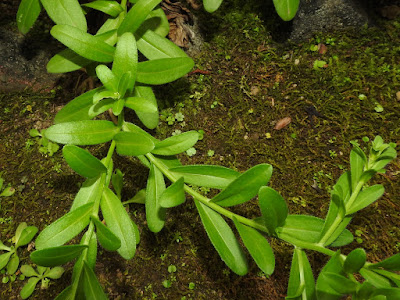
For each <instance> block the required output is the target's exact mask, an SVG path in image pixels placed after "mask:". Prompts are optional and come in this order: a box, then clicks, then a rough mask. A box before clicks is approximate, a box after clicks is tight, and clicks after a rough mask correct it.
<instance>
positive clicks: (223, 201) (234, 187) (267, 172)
mask: <svg viewBox="0 0 400 300" xmlns="http://www.w3.org/2000/svg"><path fill="white" fill-rule="evenodd" d="M271 175H272V166H271V165H269V164H259V165H256V166H254V167H252V168H251V169H249V170H247V171H246V172H244V173H243V174H241V175H240V176H239V177H237V178H236V179H234V180H233V181H232V182H231V183H230V184H229V185H228V186H227V187H226V188H225V189H224V190H223V191H222V192H221V193H219V194H218V195H217V196H215V197H214V198H212V199H211V201H213V202H216V203H218V205H221V206H233V205H238V204H241V203H244V202H246V201H249V200H250V199H252V198H253V197H255V196H256V195H257V193H258V191H259V189H260V187H262V186H263V185H266V184H267V183H268V182H269V180H270V178H271Z"/></svg>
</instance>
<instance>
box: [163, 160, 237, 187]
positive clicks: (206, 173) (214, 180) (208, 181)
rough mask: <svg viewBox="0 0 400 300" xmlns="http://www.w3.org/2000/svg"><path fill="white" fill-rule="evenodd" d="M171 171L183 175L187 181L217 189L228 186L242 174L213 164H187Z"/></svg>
mask: <svg viewBox="0 0 400 300" xmlns="http://www.w3.org/2000/svg"><path fill="white" fill-rule="evenodd" d="M170 171H171V172H173V173H176V174H178V175H180V176H183V178H184V181H185V182H186V183H189V184H194V185H197V186H204V187H210V188H216V189H224V188H226V187H227V186H228V185H229V184H230V183H231V182H232V181H233V180H235V179H236V178H237V177H239V175H240V173H239V172H236V171H234V170H232V169H229V168H225V167H222V166H211V165H187V166H182V167H177V168H172V169H170Z"/></svg>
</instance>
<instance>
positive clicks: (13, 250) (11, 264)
mask: <svg viewBox="0 0 400 300" xmlns="http://www.w3.org/2000/svg"><path fill="white" fill-rule="evenodd" d="M37 232H38V228H37V227H35V226H27V225H26V223H25V222H22V223H21V224H19V226H18V228H17V230H16V231H15V236H14V237H13V238H12V242H13V243H14V246H11V247H7V246H6V245H4V244H3V243H2V242H1V241H0V250H3V251H8V253H3V254H1V255H0V270H1V269H3V268H4V267H6V266H7V274H9V275H12V274H14V273H15V272H16V271H17V269H18V266H19V257H18V253H17V250H18V247H21V246H25V245H27V244H28V243H29V242H30V241H31V240H32V239H33V237H34V236H35V235H36V233H37Z"/></svg>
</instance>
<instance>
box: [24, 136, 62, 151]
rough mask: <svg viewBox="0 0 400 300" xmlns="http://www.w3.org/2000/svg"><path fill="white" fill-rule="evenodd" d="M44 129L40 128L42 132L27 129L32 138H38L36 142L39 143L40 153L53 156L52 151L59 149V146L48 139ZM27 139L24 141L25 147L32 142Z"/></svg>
mask: <svg viewBox="0 0 400 300" xmlns="http://www.w3.org/2000/svg"><path fill="white" fill-rule="evenodd" d="M44 132H45V130H42V132H39V130H37V129H31V130H29V135H30V136H31V137H33V138H39V140H38V144H39V152H40V153H42V154H43V155H49V156H53V155H54V153H56V152H57V151H58V149H60V146H58V145H57V144H56V143H52V142H51V141H49V140H48V139H47V138H46V137H45V135H44ZM29 141H30V140H28V141H27V142H26V147H27V148H29V147H30V146H31V145H32V143H31V142H29Z"/></svg>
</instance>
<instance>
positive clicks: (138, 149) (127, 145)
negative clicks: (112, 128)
mask: <svg viewBox="0 0 400 300" xmlns="http://www.w3.org/2000/svg"><path fill="white" fill-rule="evenodd" d="M114 141H115V142H116V145H117V152H118V154H120V155H128V156H138V155H144V154H146V153H149V152H150V151H152V150H153V149H154V143H153V141H152V140H151V139H150V138H148V137H147V136H146V135H144V134H141V133H135V132H119V133H118V134H116V135H115V136H114Z"/></svg>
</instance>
